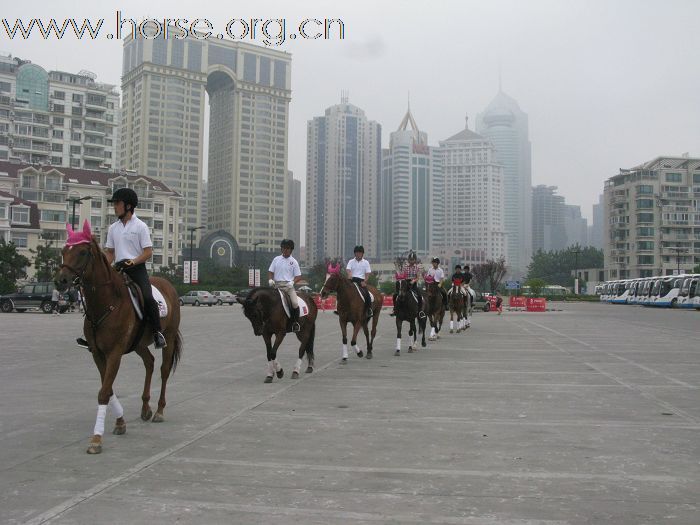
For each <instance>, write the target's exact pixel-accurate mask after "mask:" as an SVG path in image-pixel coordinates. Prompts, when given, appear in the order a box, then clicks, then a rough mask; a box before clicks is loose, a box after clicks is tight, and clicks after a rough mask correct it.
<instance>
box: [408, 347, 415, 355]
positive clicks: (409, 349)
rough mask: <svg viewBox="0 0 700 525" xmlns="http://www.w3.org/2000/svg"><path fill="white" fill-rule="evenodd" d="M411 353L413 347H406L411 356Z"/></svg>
mask: <svg viewBox="0 0 700 525" xmlns="http://www.w3.org/2000/svg"><path fill="white" fill-rule="evenodd" d="M413 352H414V350H413V347H412V346H409V347H408V353H409V354H412V353H413Z"/></svg>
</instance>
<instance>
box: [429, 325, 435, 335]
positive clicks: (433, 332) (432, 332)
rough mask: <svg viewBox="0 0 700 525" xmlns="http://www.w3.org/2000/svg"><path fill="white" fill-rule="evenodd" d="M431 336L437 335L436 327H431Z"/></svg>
mask: <svg viewBox="0 0 700 525" xmlns="http://www.w3.org/2000/svg"><path fill="white" fill-rule="evenodd" d="M430 337H435V328H433V327H431V328H430Z"/></svg>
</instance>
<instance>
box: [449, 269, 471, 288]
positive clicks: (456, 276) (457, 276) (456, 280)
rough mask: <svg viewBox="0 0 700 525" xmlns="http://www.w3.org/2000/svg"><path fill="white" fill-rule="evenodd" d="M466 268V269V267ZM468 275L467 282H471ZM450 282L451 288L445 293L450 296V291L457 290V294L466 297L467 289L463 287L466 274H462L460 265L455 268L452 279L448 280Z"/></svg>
mask: <svg viewBox="0 0 700 525" xmlns="http://www.w3.org/2000/svg"><path fill="white" fill-rule="evenodd" d="M467 268H468V267H467ZM468 275H469V280H471V274H468ZM450 280H451V281H452V288H450V291H449V292H447V293H448V294H452V290H453V289H454V290H457V291H458V292H459V293H461V294H462V295H467V289H466V287H465V284H467V283H466V281H467V274H465V273H463V272H462V266H461V265H459V264H458V265H456V266H455V273H453V274H452V277H451V279H450Z"/></svg>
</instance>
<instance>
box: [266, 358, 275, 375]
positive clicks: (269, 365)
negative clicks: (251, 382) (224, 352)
mask: <svg viewBox="0 0 700 525" xmlns="http://www.w3.org/2000/svg"><path fill="white" fill-rule="evenodd" d="M273 375H275V363H274V361H268V362H267V376H268V377H272V376H273Z"/></svg>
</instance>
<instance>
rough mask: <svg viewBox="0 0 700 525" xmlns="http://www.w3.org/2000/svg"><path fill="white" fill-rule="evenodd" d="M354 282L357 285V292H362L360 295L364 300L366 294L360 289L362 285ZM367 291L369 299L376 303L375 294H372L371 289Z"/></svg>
mask: <svg viewBox="0 0 700 525" xmlns="http://www.w3.org/2000/svg"><path fill="white" fill-rule="evenodd" d="M352 284H354V285H355V288H357V293H359V294H360V297H361V298H362V300H363V301H364V300H365V296H364V295H362V290H360V285H359V284H357V283H356V282H353V283H352ZM367 293H368V294H369V300H370V301H371V302H372V303H374V295H372V292H370V291H369V290H367Z"/></svg>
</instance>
